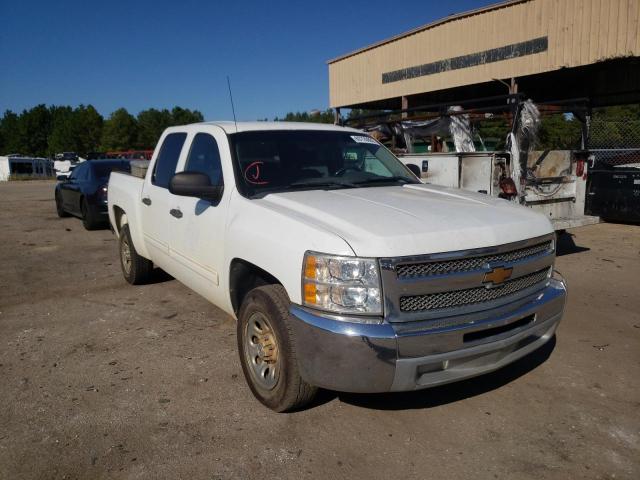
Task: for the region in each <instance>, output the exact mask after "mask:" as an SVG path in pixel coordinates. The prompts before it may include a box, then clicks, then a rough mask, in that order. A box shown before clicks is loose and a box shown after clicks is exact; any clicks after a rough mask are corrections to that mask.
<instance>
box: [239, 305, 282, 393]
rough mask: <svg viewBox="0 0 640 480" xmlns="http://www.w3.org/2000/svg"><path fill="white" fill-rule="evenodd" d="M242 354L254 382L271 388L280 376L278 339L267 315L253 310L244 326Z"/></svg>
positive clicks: (268, 388)
mask: <svg viewBox="0 0 640 480" xmlns="http://www.w3.org/2000/svg"><path fill="white" fill-rule="evenodd" d="M244 333H245V335H244V355H245V359H246V362H247V365H248V366H249V371H250V372H251V376H252V377H253V379H254V380H255V382H256V383H257V384H258V385H259V386H260V387H262V388H264V389H266V390H271V389H273V388H274V387H275V386H276V384H277V383H278V378H279V376H280V359H279V355H278V353H279V352H278V340H277V337H276V335H275V331H274V330H273V327H272V326H271V323H270V322H269V320H268V319H267V317H266V316H265V315H264V314H262V313H260V312H255V313H253V314H251V316H250V317H249V321H248V322H247V325H246V327H245V332H244Z"/></svg>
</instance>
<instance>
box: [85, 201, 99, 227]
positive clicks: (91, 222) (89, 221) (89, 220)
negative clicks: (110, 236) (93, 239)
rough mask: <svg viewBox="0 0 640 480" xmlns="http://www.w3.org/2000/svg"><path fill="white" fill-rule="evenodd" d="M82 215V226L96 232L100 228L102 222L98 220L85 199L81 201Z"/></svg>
mask: <svg viewBox="0 0 640 480" xmlns="http://www.w3.org/2000/svg"><path fill="white" fill-rule="evenodd" d="M80 213H81V214H82V225H84V228H86V229H87V230H95V229H96V228H98V227H99V226H100V222H99V221H98V220H96V218H95V215H94V214H93V212H91V209H90V208H89V206H88V205H87V201H86V200H85V199H84V198H83V199H82V200H80Z"/></svg>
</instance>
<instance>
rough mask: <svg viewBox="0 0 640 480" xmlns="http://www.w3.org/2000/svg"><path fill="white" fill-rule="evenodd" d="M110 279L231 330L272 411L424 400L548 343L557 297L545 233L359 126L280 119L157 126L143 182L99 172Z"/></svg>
mask: <svg viewBox="0 0 640 480" xmlns="http://www.w3.org/2000/svg"><path fill="white" fill-rule="evenodd" d="M108 205H109V219H110V222H111V225H112V228H113V230H114V232H115V234H116V235H117V237H118V242H119V248H120V263H121V266H122V272H123V274H124V277H125V279H126V280H127V281H128V282H129V283H132V284H140V283H144V282H145V281H147V280H148V279H149V277H150V274H151V271H152V268H153V266H154V265H155V266H158V267H160V268H161V269H163V270H165V271H166V272H168V273H169V274H171V275H172V276H174V277H175V278H176V279H178V280H179V281H180V282H182V283H184V284H185V285H186V286H187V287H189V288H191V289H192V290H194V291H195V292H197V293H199V294H200V295H202V296H203V297H205V298H206V299H208V300H209V301H211V302H212V303H214V304H215V305H217V306H218V307H219V308H221V309H222V310H224V311H225V312H227V313H228V314H229V315H231V316H233V317H234V318H236V319H237V341H238V351H239V354H240V362H241V365H242V369H243V371H244V375H245V378H246V380H247V382H248V384H249V386H250V388H251V390H252V392H253V393H254V395H255V396H256V398H257V399H258V400H260V401H261V402H262V403H263V404H265V405H267V406H268V407H270V408H272V409H274V410H276V411H287V410H290V409H295V408H299V407H301V406H302V405H304V404H306V403H307V402H309V401H310V400H311V399H312V398H313V396H314V394H315V392H316V390H317V388H318V387H324V388H328V389H332V390H338V391H348V392H387V391H404V390H416V389H421V388H426V387H430V386H434V385H440V384H444V383H448V382H453V381H457V380H460V379H463V378H468V377H472V376H475V375H480V374H482V373H485V372H490V371H493V370H496V369H498V368H500V367H503V366H505V365H507V364H509V363H511V362H513V361H514V360H516V359H518V358H520V357H522V356H524V355H526V354H528V353H530V352H532V351H534V350H536V349H537V348H538V347H540V346H541V345H543V344H544V343H546V342H547V341H548V340H550V339H551V338H552V337H553V335H554V332H555V330H556V327H557V325H558V322H559V321H560V319H561V317H562V313H563V310H564V305H565V296H566V287H565V284H564V281H563V279H562V277H560V275H559V274H557V273H555V272H554V261H555V236H554V231H553V227H552V226H551V223H550V222H549V220H548V219H547V218H546V217H545V216H543V215H541V214H539V213H536V212H534V211H532V210H531V209H528V208H525V207H522V206H520V205H517V204H515V203H513V202H509V201H506V200H502V199H500V198H495V197H491V196H488V195H484V194H480V193H474V192H469V191H464V190H459V189H453V188H446V187H441V186H434V185H426V184H423V183H421V182H420V181H419V180H418V179H417V178H416V176H415V175H413V174H412V173H411V171H410V170H409V169H408V168H407V167H406V166H405V165H403V164H402V162H400V161H399V160H398V159H397V158H396V157H395V156H394V155H393V154H392V153H391V152H390V151H389V150H387V149H386V148H385V147H384V146H383V145H381V144H380V143H378V142H377V141H376V140H374V139H373V138H372V137H370V136H368V135H366V134H364V133H362V132H361V131H358V130H355V129H350V128H344V127H338V126H333V125H319V124H301V123H286V122H282V123H281V122H273V123H267V122H255V123H238V124H237V125H236V124H235V123H234V122H218V123H200V124H194V125H188V126H182V127H172V128H169V129H167V130H166V131H165V132H164V134H163V135H162V137H161V139H160V143H159V148H156V150H155V151H154V155H153V158H152V160H151V163H150V166H149V168H148V170H147V172H146V176H145V177H144V178H138V177H136V176H133V175H126V174H121V173H116V172H114V173H113V174H112V175H111V179H110V181H109V203H108Z"/></svg>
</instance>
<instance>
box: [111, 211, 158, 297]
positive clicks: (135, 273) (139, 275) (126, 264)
mask: <svg viewBox="0 0 640 480" xmlns="http://www.w3.org/2000/svg"><path fill="white" fill-rule="evenodd" d="M118 247H119V250H120V267H122V274H123V275H124V279H125V280H126V281H127V282H129V283H130V284H131V285H140V284H143V283H147V282H148V281H149V279H150V278H151V272H152V270H153V263H152V262H151V260H147V259H146V258H144V257H142V256H140V255H139V254H138V252H136V248H135V247H134V246H133V242H132V241H131V233H130V232H129V225H126V224H125V225H123V226H122V229H120V238H119V239H118Z"/></svg>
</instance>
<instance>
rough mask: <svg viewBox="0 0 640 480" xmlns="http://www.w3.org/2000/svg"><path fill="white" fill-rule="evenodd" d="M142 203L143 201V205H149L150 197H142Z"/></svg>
mask: <svg viewBox="0 0 640 480" xmlns="http://www.w3.org/2000/svg"><path fill="white" fill-rule="evenodd" d="M142 203H144V204H145V205H151V199H150V198H149V197H144V198H143V199H142Z"/></svg>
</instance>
